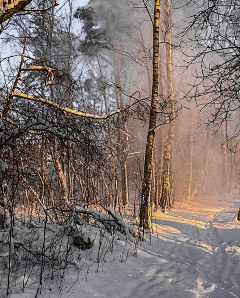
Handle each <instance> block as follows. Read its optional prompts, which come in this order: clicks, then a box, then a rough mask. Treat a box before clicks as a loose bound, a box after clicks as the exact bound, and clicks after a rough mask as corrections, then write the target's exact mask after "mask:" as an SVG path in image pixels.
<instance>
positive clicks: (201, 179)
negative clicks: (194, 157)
mask: <svg viewBox="0 0 240 298" xmlns="http://www.w3.org/2000/svg"><path fill="white" fill-rule="evenodd" d="M209 142H210V128H209V127H208V128H207V136H206V139H205V152H204V158H203V166H202V171H201V173H200V178H199V181H198V183H197V185H196V186H195V188H194V190H193V192H192V195H191V198H192V199H195V197H196V196H197V195H198V193H199V189H200V187H201V184H202V183H203V181H204V177H205V173H206V171H207V161H208V158H207V157H208V147H209Z"/></svg>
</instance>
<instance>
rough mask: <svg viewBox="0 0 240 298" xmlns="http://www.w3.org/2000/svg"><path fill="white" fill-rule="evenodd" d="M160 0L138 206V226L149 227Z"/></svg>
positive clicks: (157, 94)
mask: <svg viewBox="0 0 240 298" xmlns="http://www.w3.org/2000/svg"><path fill="white" fill-rule="evenodd" d="M160 5H161V1H160V0H155V5H154V25H153V80H152V100H151V110H150V119H149V129H148V135H147V144H146V153H145V164H144V177H143V183H142V195H141V206H140V227H143V228H144V229H150V228H151V216H150V195H151V177H152V159H153V146H154V137H155V127H156V121H157V105H158V98H159V25H160Z"/></svg>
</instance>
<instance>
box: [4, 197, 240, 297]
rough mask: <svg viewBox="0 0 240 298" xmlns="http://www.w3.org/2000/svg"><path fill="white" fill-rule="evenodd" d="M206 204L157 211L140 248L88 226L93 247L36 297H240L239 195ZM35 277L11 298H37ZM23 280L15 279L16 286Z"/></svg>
mask: <svg viewBox="0 0 240 298" xmlns="http://www.w3.org/2000/svg"><path fill="white" fill-rule="evenodd" d="M207 204H209V203H208V201H207V200H206V201H205V200H202V201H200V202H186V203H184V204H181V205H180V204H178V205H176V207H175V208H174V209H173V210H172V211H169V212H167V213H165V214H162V213H159V217H155V218H154V219H153V222H154V224H153V231H152V233H151V235H150V234H148V235H147V236H146V240H145V241H143V242H142V241H139V242H138V243H137V247H136V245H134V243H133V242H132V239H131V241H127V240H123V239H121V240H115V239H113V238H112V237H111V236H110V235H109V234H108V233H105V234H104V235H103V234H102V236H101V233H99V232H98V229H97V228H92V230H91V235H95V236H94V237H95V240H94V245H93V247H92V248H91V249H88V250H84V251H78V254H80V255H81V256H80V257H79V258H78V259H77V257H76V256H77V255H76V254H75V255H74V256H75V257H74V259H73V260H74V261H73V262H72V264H75V265H76V266H74V265H71V266H69V267H67V269H65V271H63V273H61V274H63V275H62V278H61V274H59V276H58V277H56V278H55V279H54V280H53V281H52V280H51V279H50V278H48V279H46V278H45V280H44V284H43V287H42V291H41V294H39V295H38V296H37V297H39V298H47V297H52V298H56V297H62V298H68V297H70V298H80V297H81V298H94V297H99V298H101V297H106V298H145V297H148V298H158V297H161V298H175V297H176V298H207V297H209V298H231V297H240V222H238V221H237V220H236V215H237V211H238V208H239V205H240V202H239V197H238V196H237V194H235V195H233V196H232V197H231V198H230V197H225V198H224V196H223V199H222V200H215V203H214V204H212V205H211V206H207ZM111 211H112V210H111ZM112 212H113V211H112ZM120 220H121V219H120V217H119V221H120ZM125 227H126V228H127V224H126V226H125ZM87 229H88V228H87V227H85V228H84V233H85V234H86V233H87ZM18 233H20V232H19V231H18ZM111 241H112V244H113V247H111V245H110V244H111ZM100 243H101V245H100ZM100 246H101V247H100ZM1 257H3V254H1V255H0V258H1ZM97 258H99V260H100V262H97ZM79 268H80V269H79ZM59 273H60V272H59ZM34 274H36V269H34V270H33V273H32V275H30V279H29V282H28V283H27V285H26V288H25V291H24V293H22V292H21V290H17V286H16V287H14V289H13V290H14V291H15V292H13V293H12V294H11V295H10V297H11V298H30V297H31V298H34V297H35V295H36V291H37V287H38V278H37V277H36V276H37V275H36V276H34ZM22 279H23V277H21V276H20V277H19V280H18V281H17V282H16V283H19V284H20V283H21V282H22Z"/></svg>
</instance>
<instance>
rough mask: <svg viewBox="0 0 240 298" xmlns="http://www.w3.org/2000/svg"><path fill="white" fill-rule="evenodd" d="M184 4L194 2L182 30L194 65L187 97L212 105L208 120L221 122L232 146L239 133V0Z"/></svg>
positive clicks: (213, 122)
mask: <svg viewBox="0 0 240 298" xmlns="http://www.w3.org/2000/svg"><path fill="white" fill-rule="evenodd" d="M188 4H189V6H190V5H192V4H194V5H195V6H196V13H195V14H194V15H192V17H191V20H190V24H189V26H188V27H187V28H186V30H185V31H184V32H185V33H187V34H188V42H189V43H190V44H192V49H193V51H192V54H191V55H188V56H189V61H190V62H189V64H190V65H193V66H195V68H196V74H195V82H194V83H193V84H192V88H193V89H194V91H195V92H194V93H193V92H192V93H191V94H194V95H193V96H191V97H193V98H194V99H195V100H196V101H197V103H198V105H199V106H201V107H202V108H208V109H212V111H213V112H212V113H211V117H210V118H209V120H208V121H209V123H211V124H213V126H214V128H215V130H218V129H219V127H220V126H221V125H222V124H225V125H226V136H227V140H228V141H231V140H233V139H234V138H235V143H234V146H235V147H236V144H237V143H239V136H240V123H239V118H240V117H239V116H240V104H239V91H240V89H239V79H240V44H239V39H240V27H239V23H240V2H239V1H238V0H232V1H225V0H216V1H210V0H203V1H195V0H193V1H189V3H188ZM196 66H197V67H199V68H197V67H196ZM189 94H190V93H189ZM210 107H211V108H210ZM231 123H234V126H233V125H232V124H231ZM230 124H231V125H230ZM230 126H232V127H233V128H231V129H230Z"/></svg>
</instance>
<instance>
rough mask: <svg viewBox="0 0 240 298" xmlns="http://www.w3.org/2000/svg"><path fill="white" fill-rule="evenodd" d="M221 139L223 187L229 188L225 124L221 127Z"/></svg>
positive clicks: (224, 188)
mask: <svg viewBox="0 0 240 298" xmlns="http://www.w3.org/2000/svg"><path fill="white" fill-rule="evenodd" d="M221 141H222V184H221V185H222V188H223V190H224V191H225V190H227V189H228V156H227V137H226V132H225V129H224V126H222V128H221Z"/></svg>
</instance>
